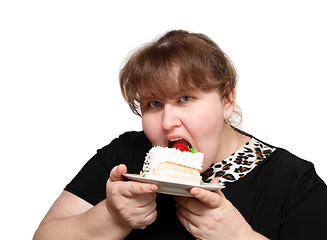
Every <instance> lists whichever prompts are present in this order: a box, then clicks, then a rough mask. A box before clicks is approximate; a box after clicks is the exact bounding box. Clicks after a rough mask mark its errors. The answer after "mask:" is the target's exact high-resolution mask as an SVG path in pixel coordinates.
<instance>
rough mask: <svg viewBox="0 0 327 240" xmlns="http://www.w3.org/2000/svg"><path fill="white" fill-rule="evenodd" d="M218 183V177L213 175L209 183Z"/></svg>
mask: <svg viewBox="0 0 327 240" xmlns="http://www.w3.org/2000/svg"><path fill="white" fill-rule="evenodd" d="M218 183H219V178H218V177H215V178H213V179H212V180H211V181H210V184H218Z"/></svg>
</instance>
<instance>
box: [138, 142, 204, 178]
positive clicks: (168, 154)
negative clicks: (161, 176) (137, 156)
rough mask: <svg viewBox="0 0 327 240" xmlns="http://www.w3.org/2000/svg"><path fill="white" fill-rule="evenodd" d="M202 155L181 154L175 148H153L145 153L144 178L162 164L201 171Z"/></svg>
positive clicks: (198, 153)
mask: <svg viewBox="0 0 327 240" xmlns="http://www.w3.org/2000/svg"><path fill="white" fill-rule="evenodd" d="M203 156H204V155H203V153H200V152H197V153H191V152H182V151H180V150H178V149H175V148H167V147H153V148H151V149H150V151H149V152H148V153H147V155H146V157H145V161H144V165H143V175H144V177H147V176H150V175H151V174H152V171H153V169H156V167H157V165H158V164H160V163H163V162H171V163H175V164H178V165H182V166H187V167H190V168H194V169H197V170H199V171H201V170H202V161H203Z"/></svg>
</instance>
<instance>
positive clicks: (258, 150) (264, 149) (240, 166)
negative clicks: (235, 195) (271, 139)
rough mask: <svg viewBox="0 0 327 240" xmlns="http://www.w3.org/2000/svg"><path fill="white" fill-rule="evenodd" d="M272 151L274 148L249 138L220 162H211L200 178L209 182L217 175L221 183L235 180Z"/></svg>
mask: <svg viewBox="0 0 327 240" xmlns="http://www.w3.org/2000/svg"><path fill="white" fill-rule="evenodd" d="M274 151H275V148H273V147H271V146H267V145H265V144H264V143H262V142H260V141H259V140H257V139H255V138H251V140H250V141H249V142H247V143H246V144H244V145H243V147H241V148H240V149H238V150H237V151H236V152H234V153H233V154H232V155H230V156H229V157H227V158H226V159H224V160H223V161H221V162H218V163H215V164H212V165H211V166H210V167H209V168H208V169H207V170H206V171H205V172H203V173H202V180H203V181H204V182H210V181H211V180H212V179H213V178H215V177H219V182H220V183H222V184H224V183H227V182H235V181H237V180H238V179H240V178H243V177H244V176H245V175H246V174H248V173H249V172H251V171H252V170H253V169H254V168H255V167H256V166H258V165H259V164H260V163H262V161H263V160H265V159H266V158H267V157H268V156H269V155H271V154H272V153H273V152H274Z"/></svg>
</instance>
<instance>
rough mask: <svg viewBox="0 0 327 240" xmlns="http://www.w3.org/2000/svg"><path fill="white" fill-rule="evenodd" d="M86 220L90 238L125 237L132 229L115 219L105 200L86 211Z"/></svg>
mask: <svg viewBox="0 0 327 240" xmlns="http://www.w3.org/2000/svg"><path fill="white" fill-rule="evenodd" d="M85 221H86V224H85V226H86V227H87V229H86V232H87V235H88V236H89V237H90V238H89V239H92V238H94V236H97V237H96V239H124V238H125V237H126V236H127V235H128V234H129V233H130V232H131V230H132V229H130V228H127V227H124V226H121V225H119V224H118V223H117V222H115V221H114V219H113V216H112V215H111V214H110V212H109V211H108V209H107V206H106V202H105V200H104V201H102V202H100V203H99V204H98V205H96V206H95V207H93V208H92V209H90V210H89V211H88V212H87V213H85Z"/></svg>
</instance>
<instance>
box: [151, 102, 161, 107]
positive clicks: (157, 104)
mask: <svg viewBox="0 0 327 240" xmlns="http://www.w3.org/2000/svg"><path fill="white" fill-rule="evenodd" d="M160 105H161V103H160V102H158V101H152V102H150V107H152V108H156V107H159V106H160Z"/></svg>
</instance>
